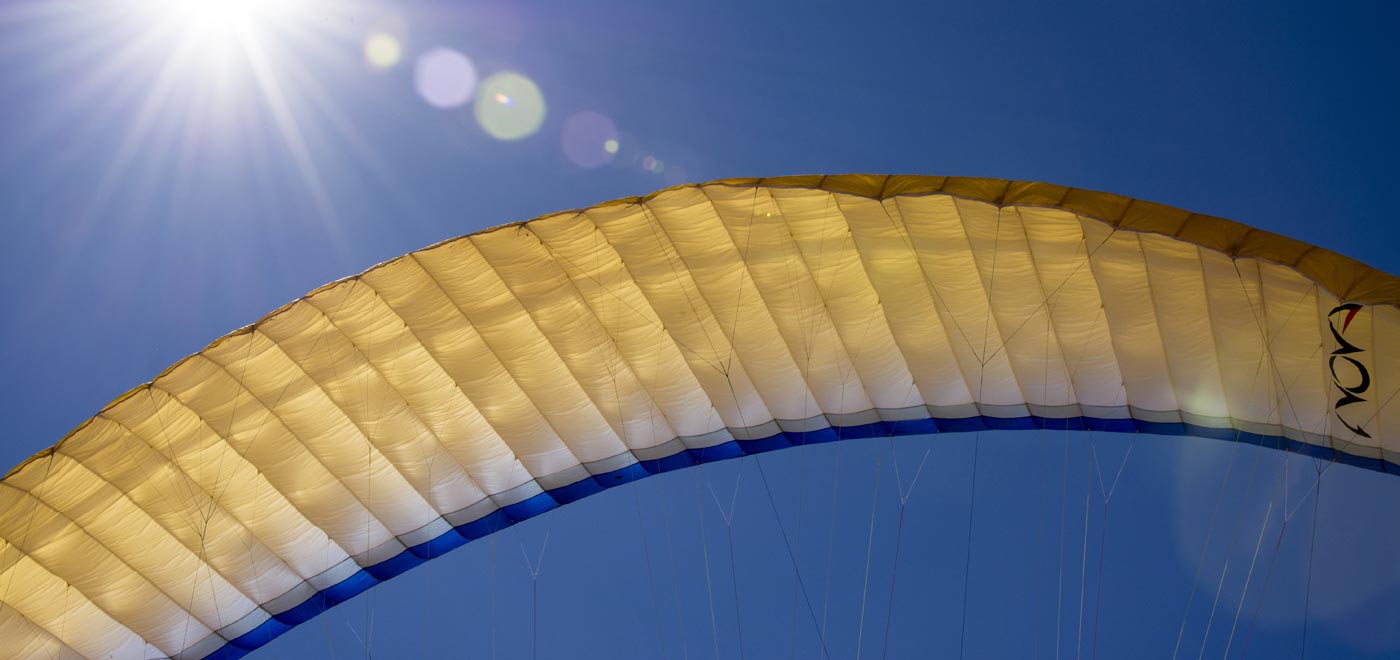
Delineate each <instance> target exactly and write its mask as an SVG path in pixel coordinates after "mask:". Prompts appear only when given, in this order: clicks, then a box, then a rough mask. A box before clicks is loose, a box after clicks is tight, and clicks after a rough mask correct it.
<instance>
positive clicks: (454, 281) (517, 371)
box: [416, 240, 612, 477]
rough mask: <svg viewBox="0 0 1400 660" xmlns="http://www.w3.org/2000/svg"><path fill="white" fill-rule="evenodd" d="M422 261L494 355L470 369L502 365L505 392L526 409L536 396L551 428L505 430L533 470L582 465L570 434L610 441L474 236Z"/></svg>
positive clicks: (603, 425)
mask: <svg viewBox="0 0 1400 660" xmlns="http://www.w3.org/2000/svg"><path fill="white" fill-rule="evenodd" d="M416 258H417V259H418V261H419V262H420V263H421V265H422V266H423V268H424V269H426V270H427V272H428V273H429V274H430V275H431V277H432V279H433V280H434V281H435V282H437V284H438V285H439V286H440V287H442V291H443V293H445V294H446V295H447V297H448V298H449V299H450V301H451V303H452V304H453V306H455V307H456V308H457V309H458V310H460V311H461V314H462V316H463V318H464V319H465V320H466V322H467V323H468V324H470V325H471V326H472V328H473V330H472V334H473V335H476V337H472V339H473V340H475V339H477V337H479V339H480V343H479V348H480V349H484V350H485V352H486V353H489V355H490V358H489V359H488V358H486V357H485V356H481V355H479V353H478V354H476V355H473V358H474V359H473V360H472V363H471V364H470V365H469V366H473V367H480V368H490V367H494V366H495V365H494V364H493V363H497V364H499V365H500V369H499V370H498V371H497V370H493V371H495V373H494V374H493V375H494V376H495V378H493V380H495V381H498V382H499V381H504V380H509V381H511V382H512V383H513V387H510V388H508V389H506V390H505V391H503V392H501V394H500V395H498V396H499V397H500V398H501V399H505V398H508V397H511V396H514V397H515V398H519V399H520V400H521V403H517V404H516V405H517V406H518V407H520V406H523V402H526V401H528V402H529V403H530V406H531V407H533V408H535V409H537V410H539V412H540V416H541V418H542V419H543V420H544V422H545V424H546V426H547V429H543V428H542V429H540V430H539V432H537V433H533V434H527V435H519V436H517V435H515V434H513V433H506V432H503V433H502V434H501V437H502V438H504V439H505V441H506V443H507V444H508V445H509V446H510V448H511V450H512V451H514V452H515V455H516V456H518V457H519V458H520V462H521V463H522V464H523V465H524V466H525V469H527V470H529V472H530V474H531V475H533V476H535V477H538V476H540V475H543V474H552V473H554V472H560V471H563V470H566V469H569V468H571V467H574V466H577V465H579V463H580V459H579V457H578V456H576V455H575V454H574V452H573V451H572V449H571V447H570V446H566V445H565V442H564V441H563V439H562V437H563V435H564V434H567V433H573V432H578V433H579V434H580V435H581V436H584V437H587V438H589V439H590V440H591V441H592V443H594V444H596V443H597V442H604V443H606V440H605V439H604V438H606V437H607V436H610V435H611V434H612V430H611V429H610V428H608V426H607V423H606V422H605V421H604V420H603V419H602V418H601V417H599V416H598V414H597V411H596V410H595V409H592V407H591V406H590V405H588V403H587V397H586V396H584V394H583V392H582V391H580V390H579V388H578V385H577V384H575V383H572V382H569V381H568V380H567V379H566V375H567V373H566V370H564V368H563V366H562V365H560V364H559V363H558V361H557V356H551V355H550V351H549V347H548V342H546V341H545V340H544V339H543V338H542V337H540V335H539V333H538V331H537V330H536V329H535V328H534V326H533V324H532V323H531V322H530V319H529V318H528V317H527V316H525V315H524V314H522V313H521V312H522V311H523V310H521V309H520V307H519V304H518V303H516V302H515V300H514V298H513V297H512V296H511V295H510V292H509V291H508V290H506V288H505V285H504V284H502V283H501V281H500V278H499V277H498V276H496V275H495V274H494V273H493V272H492V271H491V270H490V268H489V267H488V266H487V265H486V262H485V260H484V259H482V257H481V255H480V253H479V252H478V251H477V249H476V247H475V246H474V245H472V244H471V242H470V241H466V240H463V241H454V242H452V243H447V244H444V245H441V246H438V247H437V248H434V249H431V250H425V251H424V252H421V253H419V254H418V255H417V257H416ZM472 343H473V344H476V343H477V342H475V341H473V342H472ZM512 390H513V391H512ZM482 394H483V395H485V394H486V393H484V392H483V393H482ZM472 398H473V399H474V400H475V399H476V397H475V396H473V397H472ZM481 405H482V407H483V408H487V407H491V405H492V404H489V403H486V402H485V401H482V403H481ZM498 428H499V427H498Z"/></svg>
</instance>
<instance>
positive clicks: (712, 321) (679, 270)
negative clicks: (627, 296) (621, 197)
mask: <svg viewBox="0 0 1400 660" xmlns="http://www.w3.org/2000/svg"><path fill="white" fill-rule="evenodd" d="M588 217H589V218H590V219H591V220H592V221H593V222H594V224H595V225H597V227H598V229H599V231H601V232H602V233H603V235H604V236H605V237H606V238H607V239H608V241H609V242H611V243H612V245H613V247H614V249H616V250H617V252H618V255H619V256H620V257H621V258H622V262H623V264H624V266H625V267H626V269H627V272H629V273H630V274H631V276H632V278H633V280H634V281H635V282H636V284H637V287H638V290H639V291H640V292H641V294H642V295H643V296H644V297H645V299H646V301H647V303H648V306H649V308H650V309H651V310H653V311H654V312H655V314H656V317H657V320H658V322H660V324H661V325H662V326H663V327H664V328H665V329H666V332H667V334H669V335H670V336H671V338H672V340H673V341H675V343H676V345H677V346H678V347H679V348H680V350H681V353H682V355H684V356H685V360H686V362H687V363H688V364H690V370H691V373H692V374H693V375H694V376H695V378H696V380H697V381H698V382H699V383H700V384H701V386H702V387H704V388H705V394H706V395H707V396H708V397H709V398H710V401H712V402H713V404H714V407H715V409H716V411H717V412H718V413H719V416H720V418H721V419H722V420H723V421H724V425H725V426H726V427H729V428H743V427H745V426H747V425H748V424H747V423H746V422H745V421H743V420H746V419H753V420H767V419H773V417H774V415H773V414H772V413H771V412H770V411H769V410H768V406H767V405H766V404H765V403H764V401H763V399H762V398H761V397H760V396H759V394H758V389H757V387H755V386H754V383H753V380H752V379H750V377H749V373H748V370H747V369H746V368H745V367H744V363H743V361H741V360H734V359H731V356H732V355H733V350H732V348H731V346H730V344H729V339H728V338H727V337H726V335H725V333H724V331H723V330H721V329H720V325H719V321H718V320H717V319H716V318H715V316H714V314H713V313H711V312H710V309H709V307H708V306H707V305H706V304H705V301H704V297H703V296H702V295H701V293H700V291H699V290H698V289H697V287H696V284H695V279H694V277H692V276H691V273H690V271H689V270H688V269H687V268H686V266H685V264H684V263H683V262H682V261H681V257H680V255H679V254H677V253H676V250H675V247H674V246H673V245H671V242H670V240H669V239H668V238H667V237H666V234H665V233H664V232H663V230H662V228H661V226H660V224H659V223H658V222H657V220H656V218H655V216H654V215H653V213H652V212H651V211H650V210H648V208H647V207H646V206H644V205H641V204H635V205H631V204H629V205H620V206H617V207H612V208H597V209H591V210H589V212H588Z"/></svg>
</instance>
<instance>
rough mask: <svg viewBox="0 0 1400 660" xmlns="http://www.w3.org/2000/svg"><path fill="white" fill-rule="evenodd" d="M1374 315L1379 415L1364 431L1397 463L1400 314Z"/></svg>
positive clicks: (1380, 310)
mask: <svg viewBox="0 0 1400 660" xmlns="http://www.w3.org/2000/svg"><path fill="white" fill-rule="evenodd" d="M1371 315H1372V316H1371V326H1372V332H1371V337H1372V341H1373V342H1375V343H1373V344H1371V351H1370V352H1371V354H1372V355H1373V356H1374V358H1373V362H1372V364H1373V365H1374V366H1375V369H1373V370H1372V371H1371V377H1372V381H1371V392H1370V394H1371V396H1370V398H1371V399H1372V400H1374V401H1376V403H1377V405H1378V406H1379V411H1378V412H1377V413H1374V414H1368V415H1367V417H1370V418H1371V419H1370V423H1369V424H1368V425H1367V426H1366V427H1365V428H1366V429H1368V430H1369V432H1370V433H1371V436H1372V437H1373V438H1375V442H1376V443H1377V445H1379V446H1380V447H1381V448H1382V450H1383V451H1384V456H1383V458H1385V459H1386V460H1389V461H1395V460H1397V457H1400V430H1398V429H1400V406H1397V405H1393V404H1394V403H1395V400H1396V398H1397V396H1400V310H1397V309H1396V308H1394V307H1372V308H1371ZM1324 345H1326V344H1325V343H1324Z"/></svg>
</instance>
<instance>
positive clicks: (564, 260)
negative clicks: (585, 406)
mask: <svg viewBox="0 0 1400 660" xmlns="http://www.w3.org/2000/svg"><path fill="white" fill-rule="evenodd" d="M579 218H580V216H579V215H577V214H569V215H559V216H553V217H550V218H542V219H540V220H538V221H536V222H532V223H530V228H531V231H533V232H534V233H535V235H536V236H539V237H540V240H541V241H543V242H544V244H545V245H546V246H548V248H549V250H550V252H551V253H552V254H554V255H557V265H558V266H559V267H560V268H561V269H562V270H563V271H564V272H565V274H566V275H567V276H568V277H569V281H570V283H571V284H572V285H573V287H574V289H575V290H576V291H577V292H578V295H579V296H581V297H582V299H583V300H584V303H585V304H586V305H587V306H588V308H589V309H590V310H591V312H592V315H593V317H594V318H595V319H597V322H598V324H599V325H600V326H601V327H602V328H603V330H604V331H605V332H606V333H607V337H608V338H609V340H610V341H611V342H612V343H613V345H614V346H615V347H616V351H617V353H618V354H620V357H621V358H622V359H624V360H626V361H627V364H628V367H629V368H630V369H631V371H632V373H633V374H634V376H635V377H636V378H637V380H638V382H639V383H640V384H641V386H642V387H643V389H644V390H645V392H646V393H647V395H648V396H649V397H650V401H651V402H652V403H653V404H654V405H655V406H656V407H657V408H658V409H659V410H658V411H656V412H657V416H656V417H650V416H649V417H648V418H647V422H649V423H653V424H654V426H655V429H654V430H652V431H651V433H650V434H643V435H650V437H652V438H653V442H651V444H646V443H644V442H639V439H638V438H639V436H638V435H636V434H634V435H632V436H630V437H629V438H628V443H627V444H628V446H629V447H633V448H637V447H640V446H653V447H654V446H659V445H662V444H665V443H667V442H669V441H670V440H671V439H672V438H673V437H674V436H675V435H682V436H685V435H702V434H704V433H708V432H710V431H711V430H713V429H715V428H717V427H719V426H722V425H723V422H721V421H720V419H719V415H718V413H717V412H715V410H714V406H713V405H712V404H711V403H710V399H709V397H708V396H706V394H705V391H704V390H703V389H701V386H700V383H699V381H698V380H697V379H696V378H695V375H694V374H693V373H691V371H690V368H689V367H688V366H687V364H686V361H685V356H684V355H683V354H682V351H681V350H680V347H679V346H677V345H676V343H675V342H674V341H672V340H671V338H670V336H669V335H668V334H667V332H666V328H665V327H663V326H662V324H661V321H660V319H658V318H657V317H656V313H655V311H654V310H652V309H651V307H650V305H649V304H648V302H647V300H646V297H645V296H643V295H642V292H641V290H640V289H638V288H637V285H636V283H635V282H634V281H633V280H632V277H631V275H630V274H628V272H627V267H626V265H625V264H624V263H623V262H622V257H621V256H619V255H618V253H617V251H616V250H615V249H614V248H613V246H611V245H610V244H609V243H608V242H607V239H606V238H605V237H604V236H603V233H602V231H601V230H599V229H598V227H597V226H596V225H594V224H593V223H592V222H581V221H578V219H579ZM647 414H648V415H650V414H651V411H647ZM631 417H635V415H631V414H630V411H629V414H625V415H624V418H631ZM663 429H670V430H671V432H672V434H673V435H671V436H666V435H665V434H664V433H663V432H662V431H663ZM634 443H636V444H634Z"/></svg>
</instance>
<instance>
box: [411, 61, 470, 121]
mask: <svg viewBox="0 0 1400 660" xmlns="http://www.w3.org/2000/svg"><path fill="white" fill-rule="evenodd" d="M413 84H414V87H416V88H417V89H418V95H419V96H422V97H423V100H424V101H427V102H428V105H431V106H433V107H436V108H455V107H458V106H461V105H465V104H466V103H467V102H468V101H470V100H471V99H472V94H473V93H474V92H475V91H476V67H475V66H473V65H472V61H471V60H469V59H467V56H466V55H463V54H461V53H459V52H457V51H455V50H452V49H450V48H435V49H433V50H430V51H428V52H426V53H423V54H422V55H421V56H419V58H418V64H417V66H416V67H415V68H414V70H413Z"/></svg>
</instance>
